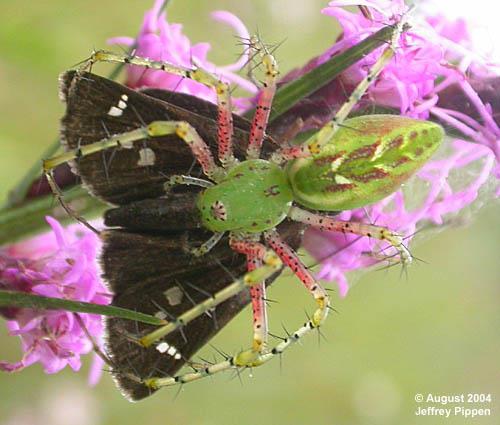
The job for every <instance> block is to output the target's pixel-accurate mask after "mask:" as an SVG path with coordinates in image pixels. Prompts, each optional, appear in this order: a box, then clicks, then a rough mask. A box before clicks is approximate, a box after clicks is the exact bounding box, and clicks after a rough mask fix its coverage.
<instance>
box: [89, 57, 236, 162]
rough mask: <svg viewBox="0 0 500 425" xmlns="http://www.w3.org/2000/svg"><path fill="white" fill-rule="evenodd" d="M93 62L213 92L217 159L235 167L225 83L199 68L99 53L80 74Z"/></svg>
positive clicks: (227, 86)
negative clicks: (160, 74)
mask: <svg viewBox="0 0 500 425" xmlns="http://www.w3.org/2000/svg"><path fill="white" fill-rule="evenodd" d="M96 62H113V63H125V64H129V65H137V66H141V67H144V68H146V69H156V70H161V71H165V72H168V73H170V74H174V75H178V76H180V77H185V78H189V79H191V80H194V81H197V82H199V83H201V84H203V85H205V86H207V87H209V88H212V89H214V90H215V93H216V94H217V107H218V119H217V122H218V129H217V135H218V142H219V145H218V150H219V152H218V157H219V160H220V162H221V164H222V165H223V167H224V168H226V167H229V168H230V167H231V166H232V165H234V163H235V161H236V160H235V158H234V155H233V144H232V143H233V116H232V109H231V93H230V87H229V84H228V83H225V82H224V81H221V79H220V78H219V77H217V76H216V75H214V74H211V73H209V72H207V71H204V70H203V69H201V68H191V69H190V68H183V67H181V66H177V65H172V64H170V63H168V62H161V61H154V60H151V59H148V58H141V57H138V56H127V55H119V54H116V53H113V52H107V51H104V50H98V51H96V52H93V53H92V55H91V57H90V58H89V59H88V60H87V61H85V63H84V65H83V66H82V70H86V69H88V68H91V67H92V65H93V64H95V63H96Z"/></svg>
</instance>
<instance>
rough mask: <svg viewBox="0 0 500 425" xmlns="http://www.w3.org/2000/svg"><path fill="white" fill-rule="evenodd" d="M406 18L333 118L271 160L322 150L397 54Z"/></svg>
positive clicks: (302, 156)
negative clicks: (296, 144)
mask: <svg viewBox="0 0 500 425" xmlns="http://www.w3.org/2000/svg"><path fill="white" fill-rule="evenodd" d="M406 25H407V24H406V23H405V21H404V19H401V20H400V21H399V22H398V23H397V24H396V25H395V26H394V32H393V34H392V37H391V40H390V41H389V46H388V47H387V48H386V49H385V50H384V51H383V53H382V54H381V55H380V57H379V58H378V59H377V61H376V62H375V64H374V65H373V66H372V68H371V69H370V70H369V71H368V74H367V76H366V77H365V78H364V79H363V80H361V82H360V83H359V84H358V85H357V86H356V88H355V89H354V91H353V92H352V93H351V95H350V96H349V99H348V100H347V102H345V103H344V104H343V105H342V106H341V108H340V109H339V110H338V111H337V113H336V114H335V116H334V117H333V118H332V120H331V121H330V122H329V123H328V124H326V125H325V126H323V127H322V128H321V129H320V130H319V131H318V132H317V133H315V134H314V135H313V136H311V137H310V138H309V139H307V140H306V141H305V142H304V143H302V144H301V145H299V146H291V147H285V148H281V149H279V150H277V151H276V152H274V153H273V154H272V155H271V158H270V159H271V161H273V162H275V163H277V164H282V163H283V162H286V161H288V160H291V159H295V158H306V157H309V156H314V155H316V154H319V153H320V152H321V149H322V148H323V147H324V146H325V145H326V144H327V143H328V142H329V141H330V140H332V138H333V136H334V135H335V133H337V131H338V130H339V129H340V127H341V126H342V124H343V123H344V121H345V120H346V119H347V117H348V116H349V114H350V113H351V111H352V110H353V108H354V107H355V106H356V104H357V103H358V102H359V101H360V100H361V98H362V97H363V96H364V94H365V93H366V91H367V90H368V88H369V87H370V85H371V84H372V83H373V82H374V81H375V80H376V79H377V77H378V76H379V75H380V73H381V72H382V71H383V69H384V67H385V66H386V65H387V64H388V63H389V61H390V60H391V59H392V58H393V57H394V55H395V49H396V46H397V45H398V40H399V38H400V36H401V34H402V33H403V31H404V30H405V29H406Z"/></svg>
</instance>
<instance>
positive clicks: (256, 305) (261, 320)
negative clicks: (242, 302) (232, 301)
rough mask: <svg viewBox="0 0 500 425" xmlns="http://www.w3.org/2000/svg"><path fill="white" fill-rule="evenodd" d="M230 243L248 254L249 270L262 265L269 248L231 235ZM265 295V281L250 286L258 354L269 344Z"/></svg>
mask: <svg viewBox="0 0 500 425" xmlns="http://www.w3.org/2000/svg"><path fill="white" fill-rule="evenodd" d="M229 245H230V246H231V248H232V249H233V250H234V251H236V252H239V253H240V254H245V255H246V256H247V268H248V271H249V272H251V271H252V270H255V269H257V268H259V267H261V266H262V258H263V256H264V255H265V253H266V251H267V248H266V247H265V246H264V245H262V244H261V243H258V242H254V241H246V240H243V239H239V238H237V237H234V235H231V239H230V242H229ZM265 297H266V284H265V282H260V283H259V284H258V285H254V286H252V287H251V288H250V298H251V300H252V312H253V343H252V351H253V352H255V353H256V354H259V353H261V352H262V350H263V349H264V348H265V347H266V345H267V337H268V327H267V309H266V302H265Z"/></svg>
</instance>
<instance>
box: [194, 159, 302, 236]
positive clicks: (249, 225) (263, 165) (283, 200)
mask: <svg viewBox="0 0 500 425" xmlns="http://www.w3.org/2000/svg"><path fill="white" fill-rule="evenodd" d="M292 201H293V194H292V190H291V188H290V185H289V183H288V181H287V177H286V174H285V172H284V171H283V170H282V169H281V168H280V167H279V166H278V165H275V164H273V163H271V162H268V161H265V160H262V159H254V160H248V161H244V162H242V163H241V164H238V165H237V166H235V167H234V168H233V169H231V171H230V172H229V173H228V175H227V177H226V178H225V179H224V180H222V181H221V182H220V183H218V184H217V185H215V186H213V187H210V188H208V189H206V190H205V191H204V192H202V193H201V194H200V196H199V198H198V208H199V209H200V211H201V217H202V222H203V225H204V226H205V227H206V228H207V229H209V230H212V231H213V232H224V231H244V232H251V233H253V232H262V231H264V230H268V229H272V228H273V227H275V226H277V225H278V224H279V223H281V222H282V221H283V220H284V218H285V217H286V214H287V212H288V210H289V209H290V206H291V204H292Z"/></svg>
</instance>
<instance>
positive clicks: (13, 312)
mask: <svg viewBox="0 0 500 425" xmlns="http://www.w3.org/2000/svg"><path fill="white" fill-rule="evenodd" d="M46 219H47V222H48V223H49V225H50V226H51V227H52V233H47V234H44V235H40V236H37V237H36V238H34V239H32V240H29V241H26V242H22V243H19V244H14V245H11V246H9V247H6V248H3V249H2V250H0V288H1V289H4V290H10V291H21V292H26V293H29V294H35V295H41V296H46V297H53V298H64V299H68V300H77V301H86V302H90V303H96V304H109V303H110V301H111V296H110V294H109V292H108V291H107V289H106V288H105V287H104V285H103V283H102V282H101V280H100V277H99V276H100V270H99V267H98V265H97V262H96V257H97V251H98V249H99V246H100V241H99V238H98V237H97V236H96V235H95V234H94V233H92V232H90V231H88V230H86V229H82V226H80V225H73V226H69V227H68V228H67V229H64V228H63V227H62V226H61V225H60V224H59V222H58V221H57V220H55V219H53V218H51V217H47V218H46ZM0 314H2V315H3V316H4V317H6V318H7V319H8V320H7V328H8V330H9V333H10V335H16V336H19V337H20V339H21V345H22V349H23V352H24V356H23V358H22V360H20V361H18V362H16V363H8V362H4V361H2V362H0V370H4V371H7V372H13V371H18V370H21V369H23V368H25V367H27V366H29V365H31V364H33V363H36V362H40V363H41V364H42V366H43V368H44V370H45V372H46V373H56V372H59V371H60V370H61V369H63V368H64V367H65V366H67V365H69V366H70V367H71V368H72V369H73V370H75V371H77V370H79V369H80V367H81V360H80V356H81V355H82V354H87V353H89V352H90V351H92V349H93V346H92V343H91V341H90V340H89V339H88V338H87V336H86V334H85V331H84V329H83V328H82V326H81V324H82V323H83V325H84V326H85V328H86V329H87V330H88V332H89V333H90V335H92V336H93V337H94V338H95V340H96V341H98V342H99V343H102V334H103V324H102V321H101V317H100V316H98V315H93V314H85V313H78V316H77V314H76V313H71V312H67V311H62V310H57V311H56V310H33V309H27V308H15V307H14V308H12V307H11V308H8V309H0ZM97 358H98V357H97V356H96V359H97ZM101 366H102V363H100V364H99V363H98V364H97V365H95V366H94V367H93V373H92V374H91V376H90V380H91V382H96V380H97V379H98V375H99V373H100V369H101Z"/></svg>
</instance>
